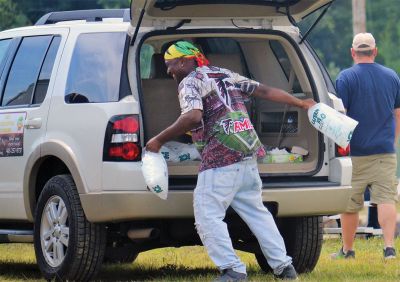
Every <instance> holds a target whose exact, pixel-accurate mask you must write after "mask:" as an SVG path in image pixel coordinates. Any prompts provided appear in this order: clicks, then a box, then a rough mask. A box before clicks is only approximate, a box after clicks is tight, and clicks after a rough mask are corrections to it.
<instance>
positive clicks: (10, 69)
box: [0, 28, 69, 219]
mask: <svg viewBox="0 0 400 282" xmlns="http://www.w3.org/2000/svg"><path fill="white" fill-rule="evenodd" d="M68 32H69V30H68V29H67V28H57V29H55V30H52V31H51V32H49V30H35V31H33V30H30V32H29V34H28V33H27V31H25V32H16V33H13V34H12V36H13V38H12V39H9V40H11V43H10V44H11V45H12V46H10V47H9V49H8V53H7V58H5V59H4V62H3V67H2V68H0V69H2V74H1V79H0V91H1V92H0V93H1V96H0V217H1V219H26V212H25V208H24V198H23V185H24V176H25V173H26V171H25V168H26V165H27V163H28V160H29V158H30V157H32V156H33V155H39V154H40V144H41V142H42V139H43V136H44V134H45V131H46V121H47V113H48V110H49V105H50V96H51V92H52V88H53V85H54V80H55V76H56V70H57V65H58V62H59V61H60V58H61V54H62V49H63V48H62V47H63V46H64V43H65V40H66V37H67V36H68ZM8 33H10V32H8ZM0 36H7V32H6V34H5V35H0ZM0 40H1V39H0ZM5 40H7V39H5ZM0 45H1V43H0ZM0 49H1V47H0ZM0 53H1V51H0Z"/></svg>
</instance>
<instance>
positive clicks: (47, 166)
mask: <svg viewBox="0 0 400 282" xmlns="http://www.w3.org/2000/svg"><path fill="white" fill-rule="evenodd" d="M36 170H37V172H36V179H35V181H34V187H33V189H34V192H33V193H31V203H32V205H31V207H32V212H33V214H34V211H35V209H36V203H37V200H38V198H39V196H40V193H41V192H42V190H43V187H44V185H45V184H46V182H47V181H48V180H49V179H50V178H52V177H53V176H56V175H59V174H70V171H69V169H68V167H67V166H66V165H65V164H64V162H63V161H62V160H60V159H59V158H57V157H54V156H50V157H45V158H43V159H42V160H41V161H40V162H38V165H37V168H36Z"/></svg>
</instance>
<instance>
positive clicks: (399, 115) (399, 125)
mask: <svg viewBox="0 0 400 282" xmlns="http://www.w3.org/2000/svg"><path fill="white" fill-rule="evenodd" d="M394 120H395V135H394V136H395V138H394V146H395V147H396V146H397V144H398V142H399V135H400V108H396V109H394Z"/></svg>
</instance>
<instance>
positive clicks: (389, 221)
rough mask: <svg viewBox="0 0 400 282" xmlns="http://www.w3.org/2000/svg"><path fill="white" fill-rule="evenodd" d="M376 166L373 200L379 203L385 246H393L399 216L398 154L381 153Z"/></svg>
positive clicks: (379, 218) (379, 217)
mask: <svg viewBox="0 0 400 282" xmlns="http://www.w3.org/2000/svg"><path fill="white" fill-rule="evenodd" d="M374 167H375V168H376V175H375V181H374V182H373V183H372V186H371V202H372V203H374V204H377V205H378V220H379V224H380V225H381V227H382V232H383V239H384V242H385V247H393V242H394V234H395V231H396V217H397V211H396V206H395V204H396V201H397V184H398V181H397V177H396V168H397V160H396V155H395V154H384V155H380V156H379V158H377V161H376V162H375V163H374Z"/></svg>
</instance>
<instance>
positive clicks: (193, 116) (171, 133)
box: [146, 109, 203, 153]
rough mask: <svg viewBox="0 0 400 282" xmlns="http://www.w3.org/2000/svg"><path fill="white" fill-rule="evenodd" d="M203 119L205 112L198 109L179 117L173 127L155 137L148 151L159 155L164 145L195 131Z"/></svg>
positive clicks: (148, 143) (151, 140)
mask: <svg viewBox="0 0 400 282" xmlns="http://www.w3.org/2000/svg"><path fill="white" fill-rule="evenodd" d="M202 118H203V112H202V111H201V110H197V109H195V110H191V111H189V112H187V113H185V114H183V115H181V116H179V118H178V119H177V120H176V121H175V122H174V123H173V124H172V125H170V126H169V127H167V128H166V129H164V130H163V131H161V132H160V133H159V134H158V135H156V136H154V137H153V138H151V139H150V140H149V141H148V142H147V144H146V150H148V151H151V152H156V153H158V151H160V148H161V146H162V145H164V144H165V143H166V142H168V141H171V140H172V139H174V138H175V137H178V136H180V135H182V134H184V133H186V132H188V131H189V130H191V129H193V128H194V127H195V126H197V125H198V124H199V122H200V121H201V119H202Z"/></svg>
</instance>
